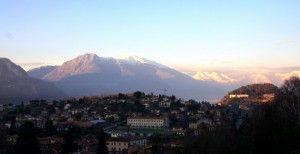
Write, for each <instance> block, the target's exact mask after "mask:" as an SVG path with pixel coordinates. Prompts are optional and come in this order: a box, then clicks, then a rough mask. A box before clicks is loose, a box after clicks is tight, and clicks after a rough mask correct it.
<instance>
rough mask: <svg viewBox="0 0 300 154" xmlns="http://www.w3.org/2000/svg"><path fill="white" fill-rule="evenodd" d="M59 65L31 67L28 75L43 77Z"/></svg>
mask: <svg viewBox="0 0 300 154" xmlns="http://www.w3.org/2000/svg"><path fill="white" fill-rule="evenodd" d="M56 67H57V66H42V67H39V68H35V69H31V70H30V71H29V72H28V75H29V76H31V77H33V78H37V79H41V78H43V77H44V76H45V75H46V74H47V73H49V72H50V71H52V70H54V69H55V68H56Z"/></svg>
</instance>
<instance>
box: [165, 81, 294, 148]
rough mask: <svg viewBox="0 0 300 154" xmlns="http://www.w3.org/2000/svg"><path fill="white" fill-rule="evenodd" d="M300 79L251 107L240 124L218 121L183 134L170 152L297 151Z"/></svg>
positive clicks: (287, 84)
mask: <svg viewBox="0 0 300 154" xmlns="http://www.w3.org/2000/svg"><path fill="white" fill-rule="evenodd" d="M299 96H300V79H299V78H297V77H292V78H290V79H289V80H286V81H285V83H284V84H283V86H282V87H280V89H279V91H278V93H277V95H276V99H275V100H274V101H273V102H271V103H267V104H262V105H259V106H257V107H256V108H254V109H253V112H252V114H251V115H249V116H248V117H247V118H246V119H245V120H244V122H243V124H242V125H241V127H239V129H237V128H234V127H228V126H226V125H220V126H219V127H218V128H216V129H215V130H208V129H204V131H205V132H203V133H202V134H201V135H200V136H197V137H193V136H190V137H189V136H188V137H185V140H184V141H185V142H184V143H185V144H184V147H182V148H177V150H175V151H174V150H173V151H172V152H164V153H186V154H188V153H189V154H220V153H222V154H270V153H272V154H300V106H299Z"/></svg>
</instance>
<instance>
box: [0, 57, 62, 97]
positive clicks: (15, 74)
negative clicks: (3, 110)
mask: <svg viewBox="0 0 300 154" xmlns="http://www.w3.org/2000/svg"><path fill="white" fill-rule="evenodd" d="M0 85H1V87H0V103H5V102H9V103H20V101H28V100H31V99H57V98H63V97H66V95H65V94H64V93H63V92H62V91H60V90H59V89H58V88H57V87H56V86H55V85H54V84H53V83H50V82H45V81H42V80H39V79H35V78H31V77H30V76H29V75H28V74H27V72H26V71H25V70H24V69H22V68H21V67H20V66H18V65H16V64H15V63H13V62H12V61H10V60H9V59H7V58H0Z"/></svg>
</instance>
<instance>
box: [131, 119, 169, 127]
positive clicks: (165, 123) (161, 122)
mask: <svg viewBox="0 0 300 154" xmlns="http://www.w3.org/2000/svg"><path fill="white" fill-rule="evenodd" d="M127 126H130V127H131V128H143V129H167V128H169V119H168V118H163V117H128V118H127Z"/></svg>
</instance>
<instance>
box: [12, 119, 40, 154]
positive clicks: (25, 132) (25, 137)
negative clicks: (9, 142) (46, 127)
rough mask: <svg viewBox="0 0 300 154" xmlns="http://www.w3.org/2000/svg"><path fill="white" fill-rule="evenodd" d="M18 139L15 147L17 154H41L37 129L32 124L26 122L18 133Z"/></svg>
mask: <svg viewBox="0 0 300 154" xmlns="http://www.w3.org/2000/svg"><path fill="white" fill-rule="evenodd" d="M18 136H19V137H18V139H17V142H16V144H15V146H14V150H15V153H16V154H24V153H31V154H38V153H40V149H39V143H38V141H37V138H36V132H35V128H34V126H33V124H32V122H25V123H24V124H23V125H22V126H21V128H20V130H19V131H18Z"/></svg>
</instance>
